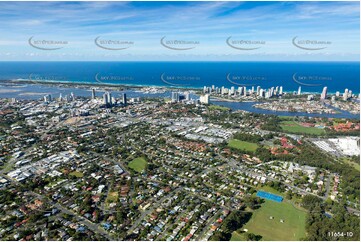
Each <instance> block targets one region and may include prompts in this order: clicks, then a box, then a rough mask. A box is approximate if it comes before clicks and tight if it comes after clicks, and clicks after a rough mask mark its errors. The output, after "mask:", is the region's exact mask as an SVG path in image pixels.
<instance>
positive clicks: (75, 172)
mask: <svg viewBox="0 0 361 242" xmlns="http://www.w3.org/2000/svg"><path fill="white" fill-rule="evenodd" d="M69 175H71V176H76V177H78V178H82V177H83V176H84V175H83V173H81V172H79V171H73V172H70V173H69Z"/></svg>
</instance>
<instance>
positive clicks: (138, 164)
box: [128, 157, 147, 173]
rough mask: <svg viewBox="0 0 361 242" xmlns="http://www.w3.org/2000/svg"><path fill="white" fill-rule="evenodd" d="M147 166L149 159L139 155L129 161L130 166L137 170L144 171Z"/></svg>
mask: <svg viewBox="0 0 361 242" xmlns="http://www.w3.org/2000/svg"><path fill="white" fill-rule="evenodd" d="M146 166H147V161H146V160H145V159H144V158H143V157H138V158H135V159H134V160H132V161H131V162H129V164H128V167H129V168H131V169H133V170H134V171H136V172H139V173H140V172H143V171H144V170H145V167H146Z"/></svg>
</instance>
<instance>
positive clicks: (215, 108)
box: [208, 105, 230, 111]
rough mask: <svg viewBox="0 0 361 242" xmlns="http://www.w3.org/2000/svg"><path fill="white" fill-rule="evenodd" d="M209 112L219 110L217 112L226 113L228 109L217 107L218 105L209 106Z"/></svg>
mask: <svg viewBox="0 0 361 242" xmlns="http://www.w3.org/2000/svg"><path fill="white" fill-rule="evenodd" d="M208 108H209V110H219V111H228V110H230V108H227V107H223V106H218V105H209V107H208Z"/></svg>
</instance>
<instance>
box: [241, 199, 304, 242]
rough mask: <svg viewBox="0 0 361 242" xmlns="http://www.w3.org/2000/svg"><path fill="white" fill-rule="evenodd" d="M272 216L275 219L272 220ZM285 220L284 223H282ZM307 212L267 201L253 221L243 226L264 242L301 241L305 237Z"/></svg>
mask: <svg viewBox="0 0 361 242" xmlns="http://www.w3.org/2000/svg"><path fill="white" fill-rule="evenodd" d="M270 216H272V217H274V219H270ZM280 219H283V220H284V223H281V222H280ZM305 225H306V212H302V211H300V210H297V209H296V208H294V207H293V206H292V204H290V203H288V202H285V201H284V202H281V203H277V202H273V201H269V200H266V201H265V203H263V204H262V206H261V208H259V209H257V210H255V211H254V213H253V215H252V218H251V220H250V221H249V222H248V223H247V224H245V225H244V226H243V228H245V229H248V232H249V233H254V234H257V235H261V236H262V240H288V241H289V240H300V239H301V238H304V237H305Z"/></svg>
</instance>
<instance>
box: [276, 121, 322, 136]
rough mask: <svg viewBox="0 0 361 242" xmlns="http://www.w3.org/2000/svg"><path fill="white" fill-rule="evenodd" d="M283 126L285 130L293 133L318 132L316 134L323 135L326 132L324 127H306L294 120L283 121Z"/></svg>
mask: <svg viewBox="0 0 361 242" xmlns="http://www.w3.org/2000/svg"><path fill="white" fill-rule="evenodd" d="M281 127H282V129H283V131H285V132H291V133H300V134H301V133H304V134H316V135H322V134H325V130H324V129H319V128H315V127H304V126H302V125H300V124H298V123H296V122H294V121H282V122H281Z"/></svg>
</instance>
